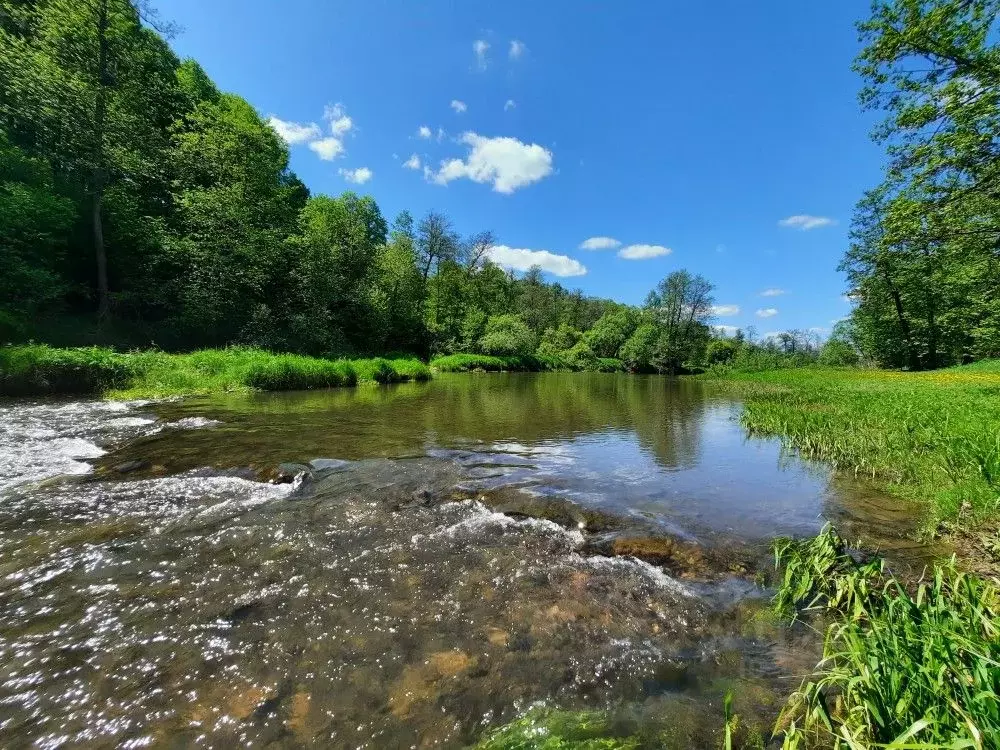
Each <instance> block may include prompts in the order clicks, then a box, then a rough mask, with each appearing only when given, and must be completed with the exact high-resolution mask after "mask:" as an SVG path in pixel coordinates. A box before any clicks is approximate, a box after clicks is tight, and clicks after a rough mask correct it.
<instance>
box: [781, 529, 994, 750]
mask: <svg viewBox="0 0 1000 750" xmlns="http://www.w3.org/2000/svg"><path fill="white" fill-rule="evenodd" d="M775 553H776V555H775V556H776V562H777V564H778V565H779V566H780V567H782V568H783V569H784V578H783V581H782V584H781V587H780V589H779V592H778V597H777V605H778V606H779V608H782V609H784V610H785V611H798V609H804V610H807V611H809V610H812V611H820V612H822V613H824V614H826V615H828V616H830V617H832V623H831V624H830V625H829V628H828V629H827V632H826V638H825V642H824V654H823V660H822V661H821V662H820V664H819V665H818V667H817V669H816V672H815V673H814V674H813V675H811V676H809V677H807V678H806V679H805V681H804V682H803V683H802V686H801V688H800V689H799V690H798V691H797V692H796V693H795V694H794V695H793V696H792V698H791V699H790V700H789V702H788V705H787V706H786V709H785V711H784V712H783V714H782V717H781V718H780V719H779V727H780V728H783V729H784V730H785V739H784V745H783V747H784V748H786V749H787V750H792V749H793V748H801V747H835V748H843V749H844V750H854V749H855V748H870V747H900V748H903V747H906V748H932V747H933V748H937V747H952V748H987V747H994V748H995V747H997V744H996V743H997V738H998V737H1000V621H998V616H1000V588H998V587H997V585H996V583H995V582H990V581H987V580H985V579H982V578H979V577H976V576H974V575H971V574H968V573H963V572H960V571H959V570H958V569H957V568H956V567H955V565H954V561H952V562H949V563H946V564H943V565H936V566H935V567H934V570H933V574H932V575H931V576H930V577H928V578H927V579H925V580H921V581H919V582H917V584H916V585H915V587H914V589H913V590H912V591H908V590H907V589H906V588H905V587H904V586H903V585H902V584H901V583H900V582H899V581H897V580H896V579H895V578H893V577H892V576H891V575H890V574H889V573H888V572H887V571H886V569H885V566H884V563H883V562H882V561H881V560H879V559H874V560H871V561H869V562H867V563H858V562H856V561H855V560H854V558H853V557H851V555H850V554H849V553H848V551H847V547H846V545H845V543H844V540H843V539H842V538H841V537H840V536H839V535H838V534H837V533H836V532H835V531H834V530H833V529H831V528H829V527H828V528H826V529H824V530H823V531H822V533H820V535H819V536H817V537H816V538H815V539H810V540H804V541H788V540H784V541H780V542H779V543H777V544H776V547H775Z"/></svg>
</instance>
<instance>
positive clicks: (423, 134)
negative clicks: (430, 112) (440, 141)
mask: <svg viewBox="0 0 1000 750" xmlns="http://www.w3.org/2000/svg"><path fill="white" fill-rule="evenodd" d="M431 135H433V134H432V133H431V129H430V128H429V127H427V126H426V125H421V126H420V127H419V128H417V137H418V138H425V139H429V138H430V137H431Z"/></svg>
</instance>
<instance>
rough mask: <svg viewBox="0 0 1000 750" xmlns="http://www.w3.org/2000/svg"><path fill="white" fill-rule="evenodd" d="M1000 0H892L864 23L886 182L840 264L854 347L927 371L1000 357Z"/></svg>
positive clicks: (865, 59) (866, 93) (867, 75)
mask: <svg viewBox="0 0 1000 750" xmlns="http://www.w3.org/2000/svg"><path fill="white" fill-rule="evenodd" d="M998 13H1000V2H998V1H997V0H923V1H921V2H916V1H915V0H888V1H886V2H878V3H875V4H874V5H873V15H872V17H871V18H870V19H868V20H866V21H864V22H863V23H861V24H859V30H860V36H861V41H862V42H863V43H864V44H865V47H864V49H863V51H862V52H861V54H860V56H859V57H858V59H857V61H856V65H855V67H856V69H857V70H858V72H860V74H861V75H862V76H863V78H864V79H865V83H866V87H865V88H864V90H863V91H862V94H861V101H862V103H863V104H864V106H866V107H868V108H871V109H878V110H882V111H884V112H885V113H886V119H885V121H884V122H883V123H882V125H881V126H880V127H879V128H878V129H877V130H876V132H875V138H876V140H877V141H879V142H881V143H884V144H885V145H886V150H887V155H888V165H887V168H886V170H885V179H884V182H883V183H882V184H881V185H879V186H878V187H877V188H875V189H873V190H872V191H870V192H869V193H868V194H867V195H866V196H865V197H864V199H863V200H862V201H861V202H860V203H859V205H858V209H857V212H856V215H855V221H854V227H853V232H852V244H851V247H850V249H849V251H848V252H847V254H846V256H845V258H844V261H843V265H842V269H843V270H844V271H846V273H847V277H848V280H849V283H850V288H851V291H850V296H851V297H852V298H853V300H854V302H855V303H856V309H855V310H854V313H853V315H852V322H853V338H852V341H853V343H854V344H855V345H856V346H857V348H858V349H859V350H860V351H861V352H862V353H863V354H864V355H865V356H866V358H868V359H871V360H874V361H876V362H878V363H880V364H882V365H886V366H892V367H909V368H911V369H926V368H935V367H941V366H946V365H950V364H958V363H964V362H970V361H973V360H977V359H982V358H988V357H998V356H1000V298H998V290H1000V48H998V46H997V44H996V40H997V33H996V32H997V28H996V21H997V16H998Z"/></svg>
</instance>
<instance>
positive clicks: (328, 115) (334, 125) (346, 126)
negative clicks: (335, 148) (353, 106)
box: [323, 102, 354, 135]
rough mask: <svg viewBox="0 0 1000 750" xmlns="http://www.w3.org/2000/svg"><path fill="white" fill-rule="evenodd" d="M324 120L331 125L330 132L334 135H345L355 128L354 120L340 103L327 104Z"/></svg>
mask: <svg viewBox="0 0 1000 750" xmlns="http://www.w3.org/2000/svg"><path fill="white" fill-rule="evenodd" d="M323 119H324V120H326V121H327V122H328V123H330V132H331V133H333V134H334V135H343V134H344V133H346V132H348V131H349V130H350V129H351V128H353V127H354V120H352V119H351V118H350V117H348V115H347V113H346V112H345V111H344V105H343V104H341V103H340V102H337V103H336V104H327V105H326V109H324V110H323Z"/></svg>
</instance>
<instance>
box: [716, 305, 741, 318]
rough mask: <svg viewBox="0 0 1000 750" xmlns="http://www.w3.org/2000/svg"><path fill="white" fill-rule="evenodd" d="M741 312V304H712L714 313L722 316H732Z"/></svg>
mask: <svg viewBox="0 0 1000 750" xmlns="http://www.w3.org/2000/svg"><path fill="white" fill-rule="evenodd" d="M739 314H740V306H739V305H712V315H717V316H719V317H722V318H727V317H732V316H733V315H739Z"/></svg>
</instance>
